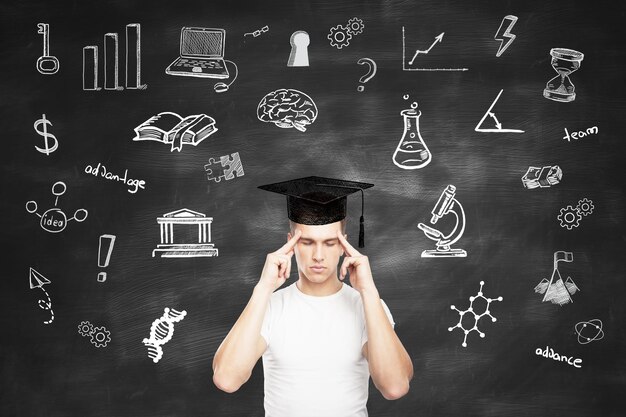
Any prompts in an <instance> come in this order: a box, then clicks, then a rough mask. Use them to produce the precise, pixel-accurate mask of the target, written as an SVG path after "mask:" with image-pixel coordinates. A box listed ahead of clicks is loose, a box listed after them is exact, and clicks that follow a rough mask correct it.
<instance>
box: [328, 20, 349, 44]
mask: <svg viewBox="0 0 626 417" xmlns="http://www.w3.org/2000/svg"><path fill="white" fill-rule="evenodd" d="M327 37H328V39H329V40H330V45H331V46H334V47H335V48H337V49H341V48H343V47H344V46H348V45H350V39H352V35H351V34H350V30H349V29H348V28H347V27H345V26H343V25H337V26H335V27H332V28H330V33H329V34H328V36H327Z"/></svg>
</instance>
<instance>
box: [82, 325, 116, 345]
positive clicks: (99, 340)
mask: <svg viewBox="0 0 626 417" xmlns="http://www.w3.org/2000/svg"><path fill="white" fill-rule="evenodd" d="M78 334H80V335H81V336H83V337H89V341H90V342H91V344H92V345H94V346H95V347H97V348H101V347H107V345H108V344H109V342H110V341H111V332H110V331H109V330H107V328H106V327H104V326H99V327H94V325H93V324H91V323H90V322H88V321H81V322H80V324H79V325H78Z"/></svg>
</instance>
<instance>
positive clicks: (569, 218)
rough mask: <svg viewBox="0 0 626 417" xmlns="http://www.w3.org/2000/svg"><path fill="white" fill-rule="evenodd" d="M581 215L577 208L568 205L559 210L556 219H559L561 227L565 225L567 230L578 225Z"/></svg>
mask: <svg viewBox="0 0 626 417" xmlns="http://www.w3.org/2000/svg"><path fill="white" fill-rule="evenodd" d="M582 217H583V216H581V214H580V212H579V211H578V209H575V208H574V207H572V206H570V205H568V206H567V207H565V208H562V209H561V210H560V214H559V215H558V216H557V219H559V223H561V227H567V230H572V227H578V225H579V222H580V220H581V219H582Z"/></svg>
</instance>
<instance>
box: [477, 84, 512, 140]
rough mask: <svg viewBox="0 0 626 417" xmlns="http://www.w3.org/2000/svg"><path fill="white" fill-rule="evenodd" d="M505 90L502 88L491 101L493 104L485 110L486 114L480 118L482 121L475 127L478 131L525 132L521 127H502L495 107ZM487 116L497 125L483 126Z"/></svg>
mask: <svg viewBox="0 0 626 417" xmlns="http://www.w3.org/2000/svg"><path fill="white" fill-rule="evenodd" d="M503 91H504V90H500V92H499V93H498V95H497V96H496V98H495V100H493V103H491V106H489V108H488V109H487V111H486V112H485V114H484V115H483V117H482V119H480V122H478V124H477V125H476V127H475V128H474V130H475V131H476V132H483V133H499V132H501V133H524V131H523V130H520V129H503V128H502V123H500V121H499V120H498V117H497V116H496V113H495V112H494V111H493V108H494V107H495V105H496V103H497V102H498V99H499V98H500V96H501V95H502V92H503ZM487 117H489V118H490V120H491V122H492V123H493V124H494V125H495V127H491V128H489V127H487V128H485V127H481V126H483V123H485V119H487ZM485 124H487V125H488V124H489V122H487V123H485Z"/></svg>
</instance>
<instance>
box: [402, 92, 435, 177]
mask: <svg viewBox="0 0 626 417" xmlns="http://www.w3.org/2000/svg"><path fill="white" fill-rule="evenodd" d="M400 114H401V115H402V117H403V119H404V132H403V133H402V137H401V138H400V143H398V146H397V147H396V150H395V152H394V153H393V163H394V164H395V165H396V166H398V167H400V168H402V169H419V168H424V167H425V166H426V165H428V164H429V163H430V160H431V159H432V156H431V154H430V151H429V150H428V146H426V142H424V139H422V134H421V133H420V125H419V119H420V116H421V115H422V112H421V111H420V110H417V103H416V102H413V103H412V104H411V108H410V109H405V110H402V111H401V112H400Z"/></svg>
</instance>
